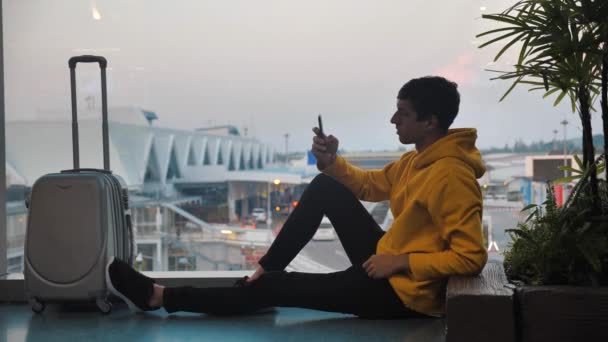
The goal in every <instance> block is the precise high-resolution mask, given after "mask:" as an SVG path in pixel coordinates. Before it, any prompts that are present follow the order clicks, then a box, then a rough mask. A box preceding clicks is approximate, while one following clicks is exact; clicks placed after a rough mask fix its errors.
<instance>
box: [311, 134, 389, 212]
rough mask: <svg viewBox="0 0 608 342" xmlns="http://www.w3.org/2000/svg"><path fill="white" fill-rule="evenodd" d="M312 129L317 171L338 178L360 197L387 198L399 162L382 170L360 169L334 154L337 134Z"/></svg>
mask: <svg viewBox="0 0 608 342" xmlns="http://www.w3.org/2000/svg"><path fill="white" fill-rule="evenodd" d="M313 132H315V134H317V135H316V136H315V137H313V144H312V153H313V154H314V156H315V157H316V158H317V168H318V169H319V171H321V172H323V173H325V174H327V175H329V176H332V177H333V178H335V179H337V180H338V181H340V182H341V183H342V184H344V185H345V186H346V187H347V188H349V189H350V190H351V191H352V192H353V193H354V194H355V196H357V198H359V199H361V200H364V201H370V202H377V201H383V200H388V199H389V197H390V192H391V187H392V179H394V176H395V175H394V173H395V170H396V167H395V166H396V165H397V163H398V162H392V163H390V164H388V165H386V166H385V167H384V168H383V169H382V170H371V171H364V170H361V169H359V168H357V167H354V166H352V165H350V164H349V163H348V162H347V161H346V160H345V159H344V158H342V157H340V156H338V155H336V152H337V150H338V139H337V138H336V137H334V136H332V135H329V136H320V135H319V134H320V133H319V130H318V129H317V128H316V127H315V128H314V129H313Z"/></svg>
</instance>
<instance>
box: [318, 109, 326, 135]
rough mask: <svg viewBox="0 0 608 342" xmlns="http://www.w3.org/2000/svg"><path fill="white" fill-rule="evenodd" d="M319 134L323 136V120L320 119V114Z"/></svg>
mask: <svg viewBox="0 0 608 342" xmlns="http://www.w3.org/2000/svg"><path fill="white" fill-rule="evenodd" d="M319 135H320V136H322V137H324V136H325V133H323V120H322V119H321V114H319Z"/></svg>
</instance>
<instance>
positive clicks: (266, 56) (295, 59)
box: [2, 0, 601, 151]
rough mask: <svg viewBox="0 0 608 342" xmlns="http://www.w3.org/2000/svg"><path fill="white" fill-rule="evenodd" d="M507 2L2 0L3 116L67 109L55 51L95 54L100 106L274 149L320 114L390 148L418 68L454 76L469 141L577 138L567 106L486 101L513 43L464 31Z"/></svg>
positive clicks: (65, 78) (306, 140)
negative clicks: (101, 70)
mask: <svg viewBox="0 0 608 342" xmlns="http://www.w3.org/2000/svg"><path fill="white" fill-rule="evenodd" d="M514 2H515V1H514V0H375V1H371V0H370V1H361V0H307V1H290V0H256V1H251V0H223V1H217V0H216V1H206V0H181V1H166V0H165V1H162V0H106V1H101V0H98V1H73V0H53V1H44V0H22V1H17V0H8V1H3V2H2V3H3V20H4V23H3V24H4V25H3V34H4V35H3V39H4V63H5V65H4V68H5V88H6V89H5V97H6V118H7V120H31V119H35V120H42V119H46V118H47V117H48V116H49V115H51V114H48V113H49V112H55V113H62V112H65V116H66V118H69V117H70V114H69V113H70V104H69V103H70V98H69V73H68V68H67V60H68V58H69V57H71V56H74V55H81V54H96V55H103V56H105V57H106V58H107V59H108V62H109V64H108V66H109V69H108V96H109V102H110V107H112V106H135V107H141V108H144V109H146V110H151V111H154V112H156V113H157V115H158V116H159V120H158V121H157V122H156V123H155V125H158V126H164V127H173V128H181V129H188V130H191V129H194V128H198V127H207V126H214V125H225V124H231V125H235V126H237V127H238V128H240V129H241V132H242V133H243V134H244V133H245V128H246V131H247V135H248V136H254V137H256V138H257V139H259V140H260V141H261V142H264V143H268V144H271V145H272V146H274V147H275V148H276V149H277V150H282V149H283V148H284V146H285V140H286V139H285V134H289V137H288V144H289V150H290V151H304V150H306V149H308V148H310V144H311V139H312V132H311V129H312V127H314V126H316V117H317V114H319V113H321V114H322V115H323V122H324V129H325V131H326V132H327V133H330V134H333V135H335V136H336V137H338V139H339V140H340V146H341V148H343V149H345V150H347V151H360V150H395V149H397V148H398V147H400V146H401V145H400V143H399V141H398V137H397V135H396V132H395V128H394V126H393V125H392V124H390V117H391V116H392V114H393V113H394V111H395V105H396V96H397V92H398V91H399V88H401V86H402V85H403V84H404V83H405V82H407V81H408V80H410V79H412V78H416V77H421V76H426V75H441V76H444V77H446V78H448V79H450V80H453V81H455V82H457V83H458V84H459V91H460V93H461V107H460V113H459V115H458V117H457V118H456V120H455V122H454V124H453V126H452V127H474V128H477V130H478V136H479V138H478V143H477V145H478V146H479V147H480V148H488V147H492V146H495V147H502V146H504V145H505V144H509V145H513V143H514V142H515V141H516V140H519V139H522V140H523V141H525V142H528V143H529V142H532V141H538V140H544V141H545V142H547V141H551V140H552V139H553V138H554V137H555V136H557V137H558V139H562V137H563V134H564V133H563V126H562V125H560V122H561V121H562V120H564V119H567V120H568V121H569V122H570V124H569V125H568V126H567V133H566V134H567V136H568V138H572V137H574V136H580V135H581V128H580V127H581V125H580V120H579V119H578V115H577V114H574V113H572V112H571V110H570V105H569V101H564V102H563V105H560V106H558V107H553V98H548V99H543V98H542V95H543V93H542V92H528V90H527V88H525V87H521V88H516V90H515V91H514V92H513V93H511V95H510V96H509V97H508V98H507V99H506V100H504V101H503V102H499V99H500V98H501V96H502V95H503V93H504V92H505V91H506V90H507V89H508V87H509V86H510V84H509V83H508V82H505V81H499V80H494V81H492V80H490V78H491V77H492V76H493V74H491V73H490V72H488V71H486V69H489V68H491V69H499V70H511V68H512V67H511V65H512V64H513V63H514V61H515V59H516V58H515V57H514V56H515V55H516V54H515V52H516V51H515V50H514V51H513V52H511V53H507V54H505V55H504V56H503V57H502V58H501V59H500V60H499V61H498V62H496V63H493V62H492V61H493V59H494V56H495V54H496V53H497V52H498V50H499V48H500V47H501V45H500V44H501V43H499V44H498V45H496V46H490V47H488V48H484V49H479V48H478V46H479V45H480V44H481V43H482V42H484V41H485V40H483V39H481V38H476V37H475V35H476V34H478V33H481V32H484V31H486V30H489V29H492V28H496V27H498V26H496V25H495V24H494V23H492V22H490V21H488V20H485V19H482V18H481V14H483V13H497V12H500V11H502V10H504V9H505V8H507V7H508V6H509V5H512V4H513V3H514ZM78 71H79V74H78V85H79V99H80V101H81V102H82V99H83V98H84V97H86V96H89V95H93V96H97V94H98V92H99V84H98V82H99V81H98V77H99V76H98V72H97V70H96V69H95V68H93V67H89V66H86V67H79V69H78ZM598 107H599V106H598ZM53 115H59V114H53ZM593 128H594V133H600V132H601V114H599V113H594V114H593ZM555 130H557V131H558V133H557V135H556V134H555V132H554V131H555ZM408 148H411V146H408Z"/></svg>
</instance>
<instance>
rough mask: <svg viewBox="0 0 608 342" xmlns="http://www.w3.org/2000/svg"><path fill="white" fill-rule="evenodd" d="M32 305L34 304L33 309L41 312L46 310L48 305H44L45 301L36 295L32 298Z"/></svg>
mask: <svg viewBox="0 0 608 342" xmlns="http://www.w3.org/2000/svg"><path fill="white" fill-rule="evenodd" d="M30 305H31V306H32V311H34V312H35V313H37V314H39V313H42V312H43V311H44V308H46V305H44V302H43V301H40V300H38V298H36V297H34V298H31V299H30Z"/></svg>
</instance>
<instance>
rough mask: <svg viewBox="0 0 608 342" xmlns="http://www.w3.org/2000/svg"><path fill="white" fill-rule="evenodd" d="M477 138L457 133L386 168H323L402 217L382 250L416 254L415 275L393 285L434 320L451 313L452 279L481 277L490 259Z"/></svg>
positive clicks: (340, 163) (339, 164)
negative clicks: (483, 229)
mask: <svg viewBox="0 0 608 342" xmlns="http://www.w3.org/2000/svg"><path fill="white" fill-rule="evenodd" d="M476 139H477V131H476V130H475V129H471V128H462V129H451V130H449V131H448V134H447V135H446V136H445V137H443V138H441V139H439V140H438V141H436V142H435V143H433V144H432V145H431V146H429V147H427V148H426V149H425V150H424V151H423V152H422V153H417V152H416V151H412V152H408V153H405V154H404V155H403V156H402V157H401V159H399V160H397V161H394V162H392V163H390V164H388V165H386V166H385V167H384V168H383V169H382V170H371V171H363V170H361V169H358V168H356V167H354V166H352V165H350V164H349V163H348V162H347V161H346V160H345V159H344V158H342V157H340V156H338V157H336V161H335V162H334V163H333V164H332V165H331V166H329V167H327V168H326V169H324V170H323V173H325V174H327V175H330V176H332V177H334V178H335V179H337V180H338V181H340V182H341V183H343V184H344V185H346V187H348V188H349V189H350V190H351V191H352V192H353V193H354V194H355V195H356V196H357V197H358V198H359V199H361V200H364V201H371V202H377V201H383V200H390V208H391V212H392V214H393V217H394V218H395V219H394V221H393V224H392V225H391V227H390V228H389V229H388V230H387V232H386V234H384V236H383V237H382V238H381V239H380V241H378V245H377V247H376V253H377V254H392V255H398V254H403V253H408V254H409V258H410V272H409V273H408V274H405V273H403V274H395V275H393V276H391V277H390V278H389V282H390V284H391V285H392V287H393V289H394V290H395V292H396V293H397V295H399V297H400V298H401V300H402V301H403V303H404V304H405V305H406V306H407V307H409V308H411V309H413V310H416V311H418V312H422V313H425V314H427V315H432V316H441V315H443V314H444V313H445V307H444V304H445V296H444V295H445V285H446V283H447V277H448V276H450V275H455V274H478V273H479V272H481V270H482V269H483V267H484V265H485V263H486V261H487V252H486V250H485V248H484V247H483V243H482V241H483V240H482V233H481V213H482V195H481V190H480V188H479V184H478V182H477V178H479V177H481V176H482V175H483V174H484V173H485V171H486V168H485V166H484V164H483V162H482V160H481V154H480V153H479V150H477V148H476V147H475V140H476Z"/></svg>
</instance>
